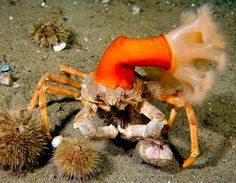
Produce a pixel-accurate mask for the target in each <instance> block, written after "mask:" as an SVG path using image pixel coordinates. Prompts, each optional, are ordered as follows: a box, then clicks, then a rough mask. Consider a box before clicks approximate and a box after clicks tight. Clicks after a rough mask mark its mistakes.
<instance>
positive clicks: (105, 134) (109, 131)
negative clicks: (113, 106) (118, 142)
mask: <svg viewBox="0 0 236 183" xmlns="http://www.w3.org/2000/svg"><path fill="white" fill-rule="evenodd" d="M95 114H96V110H95V111H94V108H93V109H92V108H90V107H89V106H86V105H85V106H84V107H83V108H82V109H81V110H80V112H79V113H78V114H77V115H76V117H75V123H74V128H79V129H80V131H81V133H82V134H83V136H84V137H86V138H90V139H109V138H115V137H116V136H117V134H118V129H117V128H115V127H114V126H113V125H109V126H100V125H98V124H96V123H94V122H92V121H91V120H90V119H91V118H92V117H93V116H94V115H95Z"/></svg>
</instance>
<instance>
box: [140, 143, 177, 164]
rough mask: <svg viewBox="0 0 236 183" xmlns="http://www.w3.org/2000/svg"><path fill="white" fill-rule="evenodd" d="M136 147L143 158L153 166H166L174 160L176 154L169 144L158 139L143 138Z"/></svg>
mask: <svg viewBox="0 0 236 183" xmlns="http://www.w3.org/2000/svg"><path fill="white" fill-rule="evenodd" d="M136 149H137V150H138V152H139V155H140V157H141V159H142V160H143V161H145V162H146V163H148V164H150V165H152V166H158V167H164V166H167V165H169V164H170V163H172V162H173V160H174V155H173V153H172V151H171V149H170V147H169V146H168V144H166V143H162V142H160V141H158V140H151V139H149V140H141V141H139V143H138V144H137V146H136Z"/></svg>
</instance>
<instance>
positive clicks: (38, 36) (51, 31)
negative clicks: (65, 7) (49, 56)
mask: <svg viewBox="0 0 236 183" xmlns="http://www.w3.org/2000/svg"><path fill="white" fill-rule="evenodd" d="M30 34H31V37H32V39H33V40H34V41H35V42H36V43H38V45H39V46H40V47H44V48H49V47H51V48H53V49H54V50H55V51H60V50H62V49H63V48H65V46H66V42H67V39H68V37H69V35H70V33H69V32H68V31H66V29H65V27H64V26H63V24H62V23H61V22H60V21H58V20H52V21H47V22H42V23H40V24H38V25H35V26H34V27H33V29H32V31H31V33H30Z"/></svg>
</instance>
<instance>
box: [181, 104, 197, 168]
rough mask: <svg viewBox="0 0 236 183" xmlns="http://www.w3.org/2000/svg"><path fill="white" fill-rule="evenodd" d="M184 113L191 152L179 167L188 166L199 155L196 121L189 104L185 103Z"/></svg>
mask: <svg viewBox="0 0 236 183" xmlns="http://www.w3.org/2000/svg"><path fill="white" fill-rule="evenodd" d="M185 107H186V113H187V117H188V122H189V126H190V135H191V154H190V156H189V157H188V159H187V160H185V162H184V164H183V165H182V166H181V168H186V167H188V166H189V165H190V164H191V163H192V162H193V161H194V160H195V159H196V157H197V156H198V155H199V145H198V121H197V118H196V115H195V113H194V110H193V107H192V105H191V104H188V103H187V104H186V105H185Z"/></svg>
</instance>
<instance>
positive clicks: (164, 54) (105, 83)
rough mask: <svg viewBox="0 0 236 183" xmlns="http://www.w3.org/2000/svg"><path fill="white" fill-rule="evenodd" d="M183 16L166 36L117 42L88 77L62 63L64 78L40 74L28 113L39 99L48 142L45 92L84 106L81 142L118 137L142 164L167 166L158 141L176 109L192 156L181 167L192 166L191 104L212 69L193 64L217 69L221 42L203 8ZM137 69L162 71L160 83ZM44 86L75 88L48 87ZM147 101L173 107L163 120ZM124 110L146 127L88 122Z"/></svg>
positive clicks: (168, 155) (195, 148) (79, 118)
mask: <svg viewBox="0 0 236 183" xmlns="http://www.w3.org/2000/svg"><path fill="white" fill-rule="evenodd" d="M187 15H188V16H187ZM186 17H187V18H186V20H185V21H183V24H182V25H181V26H180V27H178V28H177V29H176V30H174V31H171V32H170V33H168V34H166V35H160V36H155V37H152V38H146V39H130V38H127V37H126V36H120V37H118V38H117V39H115V40H114V41H113V42H112V43H111V44H110V45H109V46H108V48H107V50H106V51H105V52H104V54H103V56H102V59H101V61H100V63H99V65H98V67H97V68H96V70H95V71H93V72H92V73H90V74H87V73H85V72H83V71H80V70H78V69H75V68H73V67H70V66H68V65H65V64H62V65H61V66H60V71H61V72H63V73H66V74H65V75H54V74H45V75H43V76H42V78H41V79H40V81H39V83H38V85H37V89H36V91H35V92H34V94H33V97H32V99H31V101H30V103H29V106H28V110H29V111H32V110H33V109H34V108H35V107H36V105H37V101H38V100H39V107H40V112H41V121H42V126H43V128H44V130H45V132H46V134H47V136H48V138H49V139H52V136H51V135H50V129H49V127H48V119H47V102H46V93H52V94H60V95H67V96H71V97H74V98H75V100H78V101H81V103H82V104H83V108H82V109H81V110H80V111H79V112H78V114H77V115H76V117H75V123H74V128H78V129H79V130H80V131H81V132H82V134H83V135H84V136H85V137H87V138H90V139H113V138H116V137H117V135H118V134H121V137H122V138H125V139H128V140H135V141H139V142H138V145H137V149H138V152H139V154H140V157H141V158H142V159H143V160H144V161H146V162H147V163H149V164H151V165H154V166H160V165H163V164H164V165H166V164H168V163H169V162H171V160H172V159H173V153H172V152H171V150H170V148H169V146H168V145H167V144H165V143H163V142H161V140H160V137H161V136H162V135H163V134H166V133H168V130H169V129H170V128H171V127H172V126H173V123H174V121H175V118H176V116H177V113H178V111H179V110H180V108H185V110H186V114H187V119H188V123H189V127H190V134H191V153H190V155H189V157H188V158H187V159H186V160H185V161H184V163H183V164H182V165H181V167H182V168H186V167H188V166H189V165H191V164H192V162H193V161H194V160H195V159H196V157H197V156H198V154H199V143H198V120H197V117H196V115H195V112H194V109H193V107H192V103H196V102H199V101H200V102H201V101H202V100H203V98H204V96H205V94H206V92H207V91H208V90H209V89H210V86H209V83H212V70H210V71H209V70H205V69H204V68H200V69H197V68H196V67H195V65H194V64H195V61H196V59H201V60H200V61H201V62H202V63H203V64H205V63H207V62H206V60H208V61H210V60H211V61H213V62H214V63H215V64H216V65H217V66H218V67H219V68H222V67H223V65H224V63H225V60H226V56H225V52H224V48H225V47H224V40H223V38H222V36H221V35H220V34H219V33H218V32H217V31H216V27H215V24H214V22H212V18H211V15H210V8H209V7H208V6H207V5H204V6H203V7H201V8H199V9H198V12H197V14H195V13H188V14H186ZM180 48H182V50H180ZM205 65H206V64H205ZM136 66H143V67H150V66H151V67H154V68H161V70H160V74H159V75H158V76H159V78H157V77H150V78H152V80H151V81H150V80H145V79H144V78H145V77H143V76H142V75H141V77H139V76H137V75H136V74H135V67H136ZM71 75H74V76H76V77H79V78H82V81H81V82H78V81H77V80H75V79H72V78H71V77H70V76H71ZM149 76H150V75H149ZM169 78H171V79H169ZM47 81H51V82H56V83H60V84H63V85H69V86H71V87H74V88H75V89H70V88H64V87H57V86H50V85H47V84H46V83H47ZM176 84H178V86H181V90H180V91H178V90H177V88H175V87H174V89H173V90H170V89H169V88H171V87H173V86H176ZM146 94H148V95H149V97H148V98H147V95H146ZM150 98H151V99H157V100H160V101H163V102H166V103H168V104H171V105H173V108H172V110H171V112H170V116H169V118H168V120H166V118H165V116H164V114H163V113H162V112H161V111H160V110H159V109H158V108H157V107H156V106H154V105H152V104H151V103H150V102H149V100H148V99H150ZM127 106H131V107H132V108H133V109H135V110H136V111H137V112H138V113H141V114H143V115H145V116H146V117H147V118H148V119H149V122H147V123H146V124H143V123H142V124H127V126H125V127H123V126H121V125H119V124H118V125H113V124H110V125H104V124H102V125H100V124H98V123H96V122H94V121H92V120H91V119H92V118H93V117H94V116H95V115H96V113H97V111H98V109H103V110H105V111H108V112H109V111H111V109H112V107H116V108H117V109H118V110H125V109H126V107H127ZM166 162H167V163H166Z"/></svg>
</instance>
